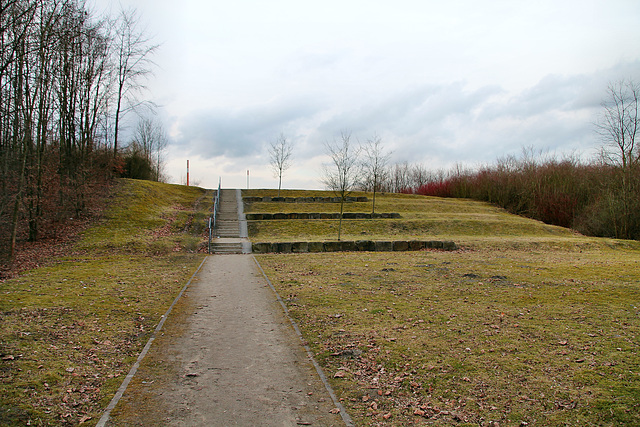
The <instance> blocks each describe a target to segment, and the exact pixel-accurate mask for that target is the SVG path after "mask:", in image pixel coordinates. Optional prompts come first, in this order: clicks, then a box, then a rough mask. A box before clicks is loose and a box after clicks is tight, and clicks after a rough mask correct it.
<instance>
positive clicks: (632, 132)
mask: <svg viewBox="0 0 640 427" xmlns="http://www.w3.org/2000/svg"><path fill="white" fill-rule="evenodd" d="M639 97H640V86H639V85H638V84H636V83H634V82H633V81H620V82H617V83H613V84H610V85H609V87H608V88H607V98H606V99H605V100H604V101H603V102H602V104H601V105H602V109H603V111H602V114H601V116H600V120H599V121H598V123H597V124H596V127H597V130H598V133H599V134H600V136H601V137H602V140H603V142H604V143H605V144H606V146H605V147H604V152H603V154H604V155H605V158H606V159H607V160H608V161H609V163H614V164H617V165H620V166H622V168H623V169H626V168H627V167H630V166H633V165H635V164H637V163H638V159H639V158H640V151H639V149H638V146H637V145H636V135H637V132H638V124H639V118H638V98H639Z"/></svg>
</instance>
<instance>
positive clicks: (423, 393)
mask: <svg viewBox="0 0 640 427" xmlns="http://www.w3.org/2000/svg"><path fill="white" fill-rule="evenodd" d="M263 193H264V194H263ZM283 193H284V192H283ZM252 195H261V196H265V195H273V194H270V193H269V192H268V191H266V190H263V191H262V192H261V193H260V192H258V194H252ZM283 195H284V196H299V197H305V196H312V195H315V193H313V192H301V191H298V192H296V193H295V194H292V195H289V194H286V193H285V194H283ZM357 195H366V194H364V193H363V194H357ZM335 209H337V207H336V206H333V205H331V204H313V206H304V204H295V205H292V204H287V203H277V204H276V203H271V204H265V203H254V204H251V205H249V206H248V209H247V211H248V212H261V211H264V212H292V211H302V212H305V211H312V210H313V211H319V212H325V211H326V212H330V211H333V210H335ZM347 209H348V211H356V212H363V211H365V212H366V209H369V211H370V203H369V204H367V203H351V204H348V205H347ZM376 211H378V212H400V213H401V215H402V218H401V219H397V220H396V219H393V220H354V221H344V222H343V237H344V239H349V240H357V239H362V238H366V239H374V240H396V239H443V238H446V239H447V240H454V241H455V242H456V243H458V244H459V245H462V246H463V248H464V249H462V250H460V251H456V252H437V251H422V252H407V253H339V254H337V253H323V254H293V255H275V254H274V255H259V256H257V258H258V260H259V261H260V263H261V264H262V266H263V268H264V269H265V271H266V273H267V275H268V276H269V277H270V279H271V280H272V282H273V284H274V285H275V286H276V288H277V289H278V291H279V293H280V294H281V295H282V297H283V298H284V299H285V300H286V302H287V305H288V307H289V310H290V311H291V314H292V316H293V317H294V318H295V319H296V321H297V322H298V324H299V325H300V326H301V329H302V332H303V335H304V336H305V339H306V340H308V342H309V344H310V345H311V347H312V349H313V351H314V352H315V354H316V357H317V358H318V360H319V361H320V363H321V365H322V366H323V368H324V369H325V370H326V372H327V374H328V376H329V377H331V383H332V385H333V386H334V388H335V389H336V391H337V393H338V395H339V396H340V397H341V398H342V399H343V403H344V404H345V406H347V407H348V410H349V413H350V415H351V416H352V417H353V418H354V420H355V422H356V424H357V425H367V426H383V425H384V426H386V425H393V426H396V425H407V426H409V425H434V426H448V425H457V426H463V425H468V426H471V425H474V426H476V425H481V426H497V425H501V426H504V425H508V426H526V425H554V426H555V425H558V426H559V425H562V426H566V425H570V426H590V425H592V426H595V425H598V426H600V425H609V426H614V425H615V426H617V425H620V426H622V425H640V415H638V414H640V357H638V352H639V350H640V348H639V347H640V343H639V341H638V339H639V336H640V244H639V243H638V242H633V241H622V240H612V239H597V238H587V237H584V236H581V235H579V234H577V233H574V232H573V231H571V230H568V229H564V228H560V227H553V226H549V225H546V224H543V223H541V222H539V221H534V220H530V219H526V218H521V217H517V216H514V215H510V214H508V213H506V212H505V211H503V210H501V209H498V208H495V207H493V206H490V205H488V204H485V203H480V202H474V201H467V200H460V199H439V198H433V197H422V196H410V195H389V194H385V195H380V196H379V198H378V202H377V208H376ZM336 230H337V221H319V220H318V221H299V220H279V221H254V222H252V223H250V236H251V238H252V239H253V240H255V241H295V240H305V239H308V240H327V239H333V238H335V237H334V236H333V233H334V231H336ZM363 236H366V237H363Z"/></svg>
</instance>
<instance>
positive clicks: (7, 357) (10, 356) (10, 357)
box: [2, 354, 15, 360]
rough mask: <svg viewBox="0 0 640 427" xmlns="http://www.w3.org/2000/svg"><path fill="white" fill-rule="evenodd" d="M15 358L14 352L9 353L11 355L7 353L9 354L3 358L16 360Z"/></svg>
mask: <svg viewBox="0 0 640 427" xmlns="http://www.w3.org/2000/svg"><path fill="white" fill-rule="evenodd" d="M14 359H15V357H13V355H12V354H9V355H7V356H5V357H3V358H2V360H14Z"/></svg>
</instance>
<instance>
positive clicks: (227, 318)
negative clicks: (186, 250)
mask: <svg viewBox="0 0 640 427" xmlns="http://www.w3.org/2000/svg"><path fill="white" fill-rule="evenodd" d="M182 305H183V307H182V308H180V307H177V308H178V312H179V313H180V312H182V313H183V314H182V316H180V315H179V314H178V315H177V316H178V317H179V318H180V317H181V318H180V319H179V321H178V322H173V323H172V322H171V320H172V316H173V314H172V315H171V316H170V317H169V319H168V321H167V323H166V328H165V330H164V336H162V337H159V338H158V339H157V340H156V341H155V342H154V344H153V346H152V350H151V351H150V352H149V355H148V357H147V358H146V359H145V361H143V363H142V365H141V367H140V370H139V372H138V374H136V376H135V377H134V380H133V381H132V383H131V386H130V387H129V389H127V392H125V394H124V397H123V399H122V400H121V401H120V403H119V404H118V406H117V407H116V410H114V411H113V413H112V418H111V420H110V422H109V423H108V425H118V426H120V425H153V424H156V425H171V426H235V425H238V426H298V425H312V426H344V425H345V423H344V421H343V420H342V419H341V418H340V415H339V414H333V413H331V411H332V409H334V408H335V406H334V404H333V402H332V400H331V397H330V395H329V393H328V392H327V390H326V389H325V387H324V385H323V383H322V381H321V380H320V378H319V377H318V374H317V372H316V371H315V368H314V367H313V364H312V362H311V360H310V359H309V357H308V356H307V353H306V351H305V350H304V348H303V346H302V344H301V342H300V339H299V338H298V337H297V336H296V334H295V332H294V330H293V328H292V326H291V323H290V322H289V320H288V319H287V317H286V316H285V315H284V313H283V310H282V307H281V306H280V304H279V303H278V301H277V299H276V296H275V295H274V293H273V291H272V290H271V289H270V288H269V286H268V284H267V282H266V281H265V279H264V277H263V276H262V274H261V272H260V271H259V269H258V268H257V266H256V264H255V261H254V259H253V256H251V255H216V256H210V257H209V258H208V259H207V260H206V262H205V264H204V265H203V267H202V269H201V270H200V273H199V274H198V275H197V276H196V277H195V279H194V281H193V282H192V283H191V285H190V286H189V288H187V291H186V292H185V295H184V296H183V301H182ZM184 313H186V314H184ZM145 362H146V363H145Z"/></svg>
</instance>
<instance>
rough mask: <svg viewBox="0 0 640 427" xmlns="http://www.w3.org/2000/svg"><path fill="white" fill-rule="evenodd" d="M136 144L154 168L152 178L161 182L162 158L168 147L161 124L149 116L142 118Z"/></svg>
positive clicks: (136, 135) (136, 134)
mask: <svg viewBox="0 0 640 427" xmlns="http://www.w3.org/2000/svg"><path fill="white" fill-rule="evenodd" d="M134 137H135V140H134V141H133V143H134V144H136V145H137V147H138V150H139V152H140V154H141V155H142V156H143V157H145V158H146V160H147V162H148V164H149V165H150V167H151V168H152V172H153V173H152V174H151V178H152V179H153V180H154V181H161V176H162V156H163V153H164V150H165V149H166V147H167V134H166V132H165V131H164V128H163V127H162V125H161V124H160V123H158V122H157V121H155V120H154V119H153V118H151V117H148V116H141V117H140V118H139V120H138V125H137V127H136V132H135V136H134Z"/></svg>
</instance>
